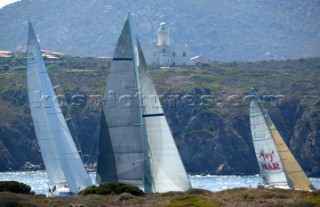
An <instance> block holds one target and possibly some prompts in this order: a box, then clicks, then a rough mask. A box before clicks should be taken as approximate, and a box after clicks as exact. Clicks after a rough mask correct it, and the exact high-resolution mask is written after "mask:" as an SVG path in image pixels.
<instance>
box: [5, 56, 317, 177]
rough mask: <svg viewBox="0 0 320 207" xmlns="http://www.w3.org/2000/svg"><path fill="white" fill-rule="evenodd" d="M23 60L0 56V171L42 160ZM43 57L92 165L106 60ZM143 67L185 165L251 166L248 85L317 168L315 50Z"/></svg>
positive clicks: (246, 169)
mask: <svg viewBox="0 0 320 207" xmlns="http://www.w3.org/2000/svg"><path fill="white" fill-rule="evenodd" d="M25 61H26V60H25V58H24V55H23V54H15V56H14V57H12V58H0V151H1V158H0V170H1V171H7V170H26V169H39V168H40V169H42V168H43V164H42V160H41V156H40V152H39V147H38V145H37V141H36V138H35V134H34V131H33V130H34V129H33V124H32V120H31V117H30V111H29V107H28V100H27V89H26V71H25V70H24V68H25V65H26V62H25ZM46 65H47V68H48V70H49V74H50V77H51V79H52V82H53V85H54V86H56V93H57V94H58V95H59V100H60V101H61V104H62V106H63V111H64V113H65V117H66V119H67V120H68V121H67V123H68V125H69V127H70V130H71V132H72V133H73V137H74V139H75V141H76V143H79V145H80V146H81V151H82V155H83V156H84V160H85V163H86V164H87V166H88V167H90V168H91V169H93V170H94V169H95V165H94V163H95V161H96V153H97V143H98V136H99V127H100V122H99V117H100V109H101V107H100V106H101V102H100V101H101V95H102V94H103V91H104V86H105V83H106V81H107V73H108V68H109V62H107V61H106V60H101V59H97V58H89V57H88V58H79V57H69V56H66V57H63V58H62V59H60V60H58V61H49V60H46ZM149 72H150V73H151V75H152V78H153V80H154V82H155V84H156V88H157V90H158V93H159V95H161V102H162V106H163V107H164V109H165V113H166V116H167V118H168V121H169V125H170V127H171V130H172V132H173V135H174V137H175V140H176V143H177V145H178V148H179V151H180V154H181V156H182V159H183V162H184V164H185V166H186V169H187V171H188V173H211V174H253V173H258V165H257V162H256V158H255V154H254V151H253V144H252V141H251V135H250V128H249V115H248V113H249V111H248V100H247V99H246V96H247V95H248V94H249V92H250V88H251V87H255V88H256V89H257V93H258V95H259V97H260V98H261V100H262V101H263V102H264V105H265V107H266V109H267V110H268V111H269V113H270V115H271V118H272V119H273V121H274V122H275V124H276V126H277V127H278V129H279V131H280V133H281V134H282V135H283V137H284V139H285V141H286V143H287V144H288V146H289V147H290V149H291V150H292V152H293V154H294V155H295V156H296V158H297V160H298V161H299V162H300V164H301V165H302V167H303V168H304V169H305V171H306V172H307V173H308V175H310V176H320V169H319V166H320V165H319V164H320V163H319V160H320V151H319V149H320V131H319V129H320V113H319V112H320V96H319V88H320V83H319V81H318V80H319V77H320V58H310V59H299V60H286V61H260V62H230V63H229V62H216V63H213V64H211V65H208V66H206V67H176V68H150V70H149ZM77 95H81V96H82V98H81V99H77V98H75V97H77ZM69 118H71V119H69Z"/></svg>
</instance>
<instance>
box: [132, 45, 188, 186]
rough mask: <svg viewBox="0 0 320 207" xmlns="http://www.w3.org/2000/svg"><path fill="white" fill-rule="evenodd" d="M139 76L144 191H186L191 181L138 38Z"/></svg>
mask: <svg viewBox="0 0 320 207" xmlns="http://www.w3.org/2000/svg"><path fill="white" fill-rule="evenodd" d="M137 45H138V57H139V78H140V84H141V94H142V103H143V115H142V116H143V123H144V126H145V133H144V137H145V142H144V149H145V177H144V179H145V180H144V182H145V185H144V187H145V192H167V191H186V190H189V189H191V184H190V182H189V179H188V175H187V173H186V171H185V168H184V165H183V163H182V161H181V158H180V155H179V152H178V149H177V147H176V144H175V142H174V139H173V136H172V134H171V131H170V128H169V125H168V122H167V119H166V117H165V115H164V111H163V109H162V107H161V103H160V100H159V98H158V94H157V92H156V89H155V87H154V84H153V81H152V79H151V77H149V75H148V73H147V67H146V61H145V59H144V55H143V53H142V49H141V46H140V44H139V41H137Z"/></svg>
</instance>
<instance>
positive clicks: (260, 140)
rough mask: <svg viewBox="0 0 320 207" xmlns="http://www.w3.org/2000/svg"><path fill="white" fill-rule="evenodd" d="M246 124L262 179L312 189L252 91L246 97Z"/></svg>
mask: <svg viewBox="0 0 320 207" xmlns="http://www.w3.org/2000/svg"><path fill="white" fill-rule="evenodd" d="M257 123H260V124H257ZM250 125H251V134H252V139H253V144H254V148H255V152H256V156H257V160H258V163H259V168H260V172H261V174H262V176H263V179H264V183H265V184H266V185H268V186H270V187H281V186H286V187H288V188H291V189H295V190H313V189H314V187H313V186H312V184H311V182H310V180H309V179H308V177H307V176H306V174H305V173H304V171H303V170H302V168H301V167H300V165H299V163H298V162H297V161H296V159H295V158H294V156H293V155H292V153H291V151H290V150H289V148H288V147H287V145H286V143H285V142H284V140H283V138H282V137H281V135H280V133H279V131H278V130H277V129H276V127H275V125H274V124H273V122H272V120H271V118H270V117H269V116H268V114H267V112H266V111H265V109H264V108H263V106H262V105H261V103H260V101H259V99H258V98H257V97H256V95H254V96H253V98H252V99H251V101H250Z"/></svg>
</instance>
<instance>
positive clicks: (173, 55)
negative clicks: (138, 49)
mask: <svg viewBox="0 0 320 207" xmlns="http://www.w3.org/2000/svg"><path fill="white" fill-rule="evenodd" d="M157 36H158V39H157V44H156V45H142V49H143V50H144V51H143V52H144V57H145V59H146V62H147V64H148V65H153V66H160V67H175V66H181V65H192V64H193V63H192V62H191V60H190V48H189V46H188V45H186V44H184V45H180V44H171V45H170V32H169V29H168V25H167V24H166V23H165V22H161V23H160V26H159V29H158V31H157Z"/></svg>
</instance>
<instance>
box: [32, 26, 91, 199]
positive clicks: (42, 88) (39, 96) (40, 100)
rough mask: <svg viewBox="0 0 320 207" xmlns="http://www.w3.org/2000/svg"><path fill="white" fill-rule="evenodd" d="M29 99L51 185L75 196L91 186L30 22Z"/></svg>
mask: <svg viewBox="0 0 320 207" xmlns="http://www.w3.org/2000/svg"><path fill="white" fill-rule="evenodd" d="M27 58H28V69H27V82H28V97H29V104H30V110H31V115H32V119H33V123H34V128H35V132H36V136H37V139H38V143H39V146H40V150H41V155H42V158H43V161H44V164H45V168H46V170H47V173H48V177H49V181H50V184H51V185H58V184H61V183H65V184H67V185H68V187H69V189H70V191H71V192H72V193H77V192H78V191H79V190H80V189H83V188H85V187H87V186H90V185H91V179H90V177H89V175H88V173H87V172H86V170H85V168H84V165H83V163H82V160H81V158H80V156H79V153H78V151H77V148H76V146H75V144H74V142H73V139H72V137H71V134H70V131H69V129H68V126H67V124H66V122H65V119H64V117H63V114H62V111H61V108H60V106H59V103H58V100H57V99H56V95H55V92H54V90H53V87H52V83H51V80H50V78H49V75H48V72H47V70H46V67H45V65H44V61H43V58H42V54H41V51H40V48H39V44H38V41H37V37H36V35H35V32H34V29H33V26H32V24H31V22H30V21H29V32H28V47H27Z"/></svg>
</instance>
